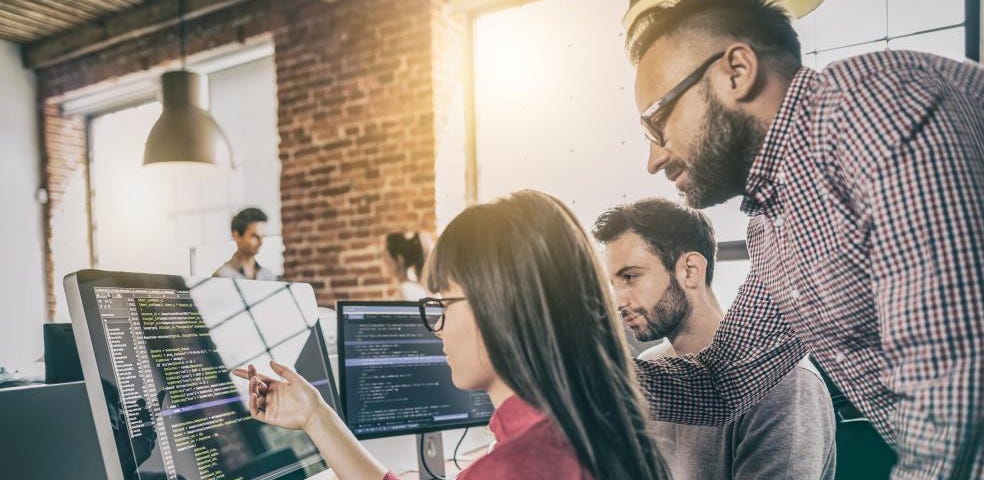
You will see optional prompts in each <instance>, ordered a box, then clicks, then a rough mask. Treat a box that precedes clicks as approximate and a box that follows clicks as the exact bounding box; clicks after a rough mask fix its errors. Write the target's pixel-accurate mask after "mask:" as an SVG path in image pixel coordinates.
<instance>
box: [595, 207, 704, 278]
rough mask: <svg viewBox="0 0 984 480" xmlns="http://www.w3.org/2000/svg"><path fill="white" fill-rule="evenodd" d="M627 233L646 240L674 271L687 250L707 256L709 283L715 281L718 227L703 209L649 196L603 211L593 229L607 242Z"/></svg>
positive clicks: (602, 240)
mask: <svg viewBox="0 0 984 480" xmlns="http://www.w3.org/2000/svg"><path fill="white" fill-rule="evenodd" d="M625 232H632V233H635V234H638V235H639V236H640V237H642V238H643V239H645V240H646V243H648V244H649V248H650V250H652V252H653V254H655V255H656V256H658V257H659V259H660V260H661V261H662V262H663V266H664V267H666V269H667V270H669V271H670V272H672V271H673V270H675V269H676V262H677V260H679V259H680V256H681V255H683V254H685V253H687V252H697V253H699V254H701V255H703V256H704V258H705V259H707V278H706V281H707V285H710V284H711V279H712V278H713V277H714V258H715V256H716V254H717V244H716V243H715V242H714V227H712V226H711V222H710V221H708V220H707V217H706V216H705V215H704V214H703V213H701V212H700V211H699V210H694V209H692V208H689V207H686V206H683V205H680V204H677V203H674V202H671V201H669V200H666V199H662V198H648V199H645V200H640V201H638V202H635V203H633V204H630V205H619V206H617V207H615V208H613V209H611V210H608V211H607V212H605V213H602V214H601V216H599V217H598V220H596V221H595V224H594V229H593V230H592V233H593V234H594V237H595V238H596V239H597V240H598V241H599V242H601V243H605V244H607V243H609V242H611V241H613V240H615V239H617V238H618V237H621V236H622V235H624V234H625Z"/></svg>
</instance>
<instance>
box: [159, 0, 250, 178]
mask: <svg viewBox="0 0 984 480" xmlns="http://www.w3.org/2000/svg"><path fill="white" fill-rule="evenodd" d="M178 8H179V10H180V12H179V15H180V19H179V22H180V23H179V30H180V41H181V70H177V71H171V72H165V73H164V74H163V75H161V105H162V107H163V108H162V110H161V116H160V118H158V119H157V123H155V124H154V127H153V128H152V129H151V130H150V135H148V136H147V143H146V145H145V147H144V158H143V164H144V165H154V164H158V165H164V164H168V165H170V164H187V165H207V166H210V168H212V167H218V168H220V169H223V170H227V169H230V168H231V167H232V153H231V152H230V150H229V141H228V140H227V139H226V136H225V134H224V133H222V129H221V128H219V125H218V124H217V123H215V119H213V118H212V115H211V114H210V113H209V111H208V110H209V96H208V77H207V76H206V75H203V74H200V73H195V72H191V71H188V70H186V64H185V57H186V55H185V24H184V0H181V1H180V3H179V7H178Z"/></svg>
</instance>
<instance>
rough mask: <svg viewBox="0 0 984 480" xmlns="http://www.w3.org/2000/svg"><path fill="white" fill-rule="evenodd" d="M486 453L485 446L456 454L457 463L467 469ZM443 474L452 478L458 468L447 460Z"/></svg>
mask: <svg viewBox="0 0 984 480" xmlns="http://www.w3.org/2000/svg"><path fill="white" fill-rule="evenodd" d="M487 451H488V446H487V445H486V446H482V447H479V448H476V449H474V450H472V451H469V452H465V453H463V454H458V463H459V464H461V467H462V468H468V465H471V464H472V463H473V462H474V461H475V460H478V459H479V458H482V457H484V456H485V453H486V452H487ZM444 473H445V474H446V475H452V476H453V475H457V474H458V473H459V470H458V467H456V466H455V465H454V461H452V460H448V461H446V462H444ZM397 476H398V477H400V480H420V479H421V478H427V476H426V475H424V476H423V477H421V476H420V474H419V473H418V472H417V471H416V470H409V471H406V472H400V473H399V474H397ZM332 479H334V480H338V477H332Z"/></svg>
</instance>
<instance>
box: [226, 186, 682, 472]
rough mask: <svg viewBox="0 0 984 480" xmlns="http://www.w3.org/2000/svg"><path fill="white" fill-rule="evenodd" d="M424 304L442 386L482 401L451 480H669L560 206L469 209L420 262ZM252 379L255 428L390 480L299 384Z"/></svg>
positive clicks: (341, 466)
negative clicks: (474, 436)
mask: <svg viewBox="0 0 984 480" xmlns="http://www.w3.org/2000/svg"><path fill="white" fill-rule="evenodd" d="M425 270H426V274H425V276H426V278H427V285H428V287H429V288H430V290H432V291H435V292H439V293H440V295H441V298H440V299H423V300H421V301H420V305H421V312H425V311H426V310H427V309H429V308H430V307H431V306H432V305H440V306H441V307H443V314H442V315H440V316H435V315H426V316H425V315H423V313H422V317H421V318H422V321H423V322H424V324H425V325H426V326H427V328H428V329H429V330H431V331H433V332H435V334H437V336H438V337H440V338H441V340H442V341H443V342H444V350H445V351H446V352H447V361H448V365H449V366H450V367H451V378H452V381H453V382H454V385H455V386H456V387H458V388H461V389H464V390H481V391H485V392H487V393H488V395H489V398H490V399H491V401H492V403H493V405H494V406H495V413H494V414H493V416H492V418H491V420H490V422H489V427H490V429H491V430H492V432H493V433H494V434H495V437H496V446H495V448H494V449H493V450H492V452H491V453H489V454H488V455H486V456H485V457H482V458H480V459H479V460H477V461H475V463H473V464H472V465H471V466H469V467H468V468H466V469H465V470H464V471H463V472H462V473H461V474H460V475H459V476H458V479H459V480H476V479H486V478H523V479H528V480H537V479H543V480H546V479H551V480H553V479H590V478H597V479H614V478H619V479H622V478H625V479H647V480H648V479H665V478H669V477H668V476H667V473H666V471H665V467H664V465H663V462H662V459H661V457H660V456H659V453H658V451H657V450H656V446H655V444H654V443H653V440H652V438H651V437H650V436H649V427H650V423H649V421H648V415H647V413H646V410H645V408H644V406H643V405H644V404H643V399H642V397H641V395H640V390H639V387H638V385H637V384H636V383H635V379H634V375H633V373H632V359H631V358H630V356H629V353H628V347H627V345H626V342H625V338H624V337H623V336H622V329H621V328H620V325H619V320H618V312H617V311H616V310H615V308H614V305H613V303H612V301H611V293H610V289H609V288H608V285H605V281H604V275H603V271H602V267H601V264H600V262H599V261H598V259H597V257H596V256H595V251H594V248H593V247H592V245H591V243H590V241H589V239H588V236H587V234H586V233H585V232H584V230H583V229H582V228H581V227H580V225H579V224H578V223H577V220H576V219H575V217H574V215H573V214H572V213H571V211H570V210H568V209H567V208H566V207H565V206H564V205H563V204H561V203H560V201H559V200H557V199H555V198H553V197H551V196H549V195H546V194H543V193H539V192H532V191H524V192H519V193H516V194H514V195H512V196H510V197H507V198H505V199H502V200H498V201H495V202H492V203H489V204H483V205H476V206H473V207H469V208H468V209H466V210H465V211H464V212H463V213H461V214H460V215H458V217H457V218H455V219H454V221H452V222H451V224H450V225H448V227H447V229H446V230H445V232H444V234H443V235H442V236H441V238H440V239H439V240H438V241H437V244H436V246H435V248H434V252H433V254H432V257H431V258H430V260H428V263H427V266H426V268H425ZM271 367H272V368H273V370H274V371H275V372H276V373H277V374H278V375H280V376H281V377H283V379H282V380H281V379H273V378H270V377H266V376H263V375H259V374H257V373H256V371H255V369H254V367H253V366H252V365H250V366H249V367H248V369H246V370H243V369H237V370H236V371H235V372H234V373H235V374H236V375H238V376H240V377H243V378H249V390H250V400H249V407H250V413H251V414H252V415H253V417H254V418H256V419H258V420H260V421H263V422H266V423H269V424H272V425H279V426H282V427H286V428H291V429H303V430H304V431H305V432H306V433H307V434H308V435H309V436H310V437H311V439H312V441H313V442H314V443H315V444H316V445H317V446H318V449H319V450H320V451H321V455H322V456H323V457H324V458H325V460H327V462H328V464H329V465H331V466H332V468H333V470H334V471H335V473H336V474H337V475H338V478H340V479H342V480H351V479H372V478H375V479H379V478H385V479H387V480H389V479H395V478H396V477H395V476H394V475H393V474H392V473H387V472H386V469H384V468H383V466H382V465H380V464H379V462H378V461H376V459H374V458H373V457H372V456H371V455H370V454H369V453H368V452H367V451H366V449H365V448H363V447H362V446H361V445H360V444H359V442H358V441H357V440H356V439H355V437H354V436H353V435H352V433H351V432H350V431H349V430H348V429H347V428H346V426H345V423H344V421H342V419H341V417H339V415H338V414H337V413H336V412H335V411H333V410H332V409H331V408H330V407H329V406H328V405H327V403H326V402H324V401H323V400H322V398H321V396H320V395H319V394H318V392H317V390H315V389H314V388H313V387H312V386H311V385H310V384H309V383H308V382H307V381H305V380H304V379H303V378H302V377H300V376H299V375H297V374H296V373H294V372H293V371H291V370H290V369H288V368H287V367H284V366H282V365H279V364H276V363H271Z"/></svg>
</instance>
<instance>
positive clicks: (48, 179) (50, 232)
mask: <svg viewBox="0 0 984 480" xmlns="http://www.w3.org/2000/svg"><path fill="white" fill-rule="evenodd" d="M41 112H42V115H40V117H41V129H42V133H43V137H42V142H41V143H42V148H43V149H44V151H43V152H42V157H41V158H42V163H43V166H44V170H43V172H42V176H43V178H44V183H45V188H46V189H47V191H48V202H47V203H46V204H45V206H44V215H45V219H44V225H45V228H44V232H45V262H44V263H45V284H46V286H47V292H48V295H47V297H48V318H49V319H51V318H53V317H54V315H55V290H54V289H55V288H62V285H61V279H60V278H55V263H54V260H53V256H52V244H53V239H54V235H55V234H56V233H57V232H56V230H54V229H53V228H52V226H53V224H55V220H56V219H57V218H58V217H59V216H60V215H62V214H63V212H62V209H63V206H64V204H63V202H62V198H63V196H64V194H65V190H66V189H67V188H68V187H69V185H70V184H71V182H72V181H74V180H77V179H78V178H80V177H81V178H88V176H87V175H88V174H87V172H86V165H87V161H86V157H87V153H86V152H87V150H88V147H87V145H88V142H87V139H86V121H85V118H84V117H81V116H74V117H64V116H62V115H61V111H60V109H59V108H58V105H56V104H54V103H53V102H44V103H43V104H42V106H41ZM79 248H84V249H88V248H89V246H88V245H79Z"/></svg>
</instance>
